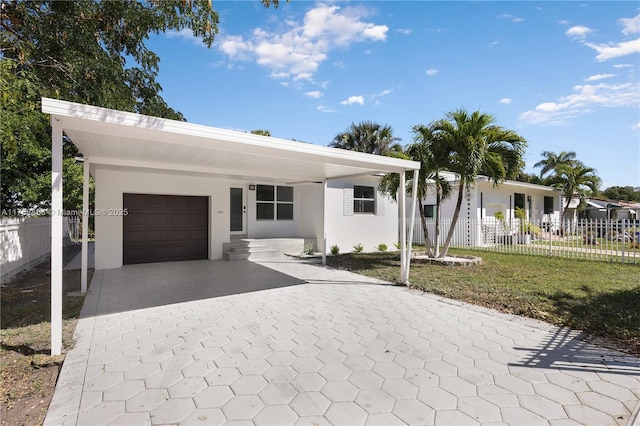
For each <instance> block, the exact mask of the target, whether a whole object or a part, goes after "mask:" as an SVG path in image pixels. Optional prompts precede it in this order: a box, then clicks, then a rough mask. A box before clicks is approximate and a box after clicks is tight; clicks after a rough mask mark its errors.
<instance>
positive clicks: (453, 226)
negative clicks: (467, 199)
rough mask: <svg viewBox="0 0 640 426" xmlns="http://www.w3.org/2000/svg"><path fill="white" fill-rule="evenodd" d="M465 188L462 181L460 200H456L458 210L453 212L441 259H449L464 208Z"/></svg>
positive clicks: (459, 190)
mask: <svg viewBox="0 0 640 426" xmlns="http://www.w3.org/2000/svg"><path fill="white" fill-rule="evenodd" d="M464 186H465V185H464V182H463V181H462V180H460V186H459V188H458V199H457V200H456V209H455V211H454V212H453V217H452V218H451V226H450V227H449V232H448V233H447V239H446V240H445V242H444V247H442V251H441V252H440V256H439V257H441V258H444V257H447V253H449V246H450V245H451V240H452V239H453V234H454V232H455V229H456V224H457V223H458V216H459V215H460V208H461V207H462V197H463V192H464Z"/></svg>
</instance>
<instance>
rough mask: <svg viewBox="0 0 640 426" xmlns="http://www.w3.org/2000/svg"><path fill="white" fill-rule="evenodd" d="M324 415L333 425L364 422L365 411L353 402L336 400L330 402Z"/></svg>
mask: <svg viewBox="0 0 640 426" xmlns="http://www.w3.org/2000/svg"><path fill="white" fill-rule="evenodd" d="M324 416H325V417H326V418H327V419H328V420H329V421H330V422H331V423H333V424H334V425H343V424H350V425H357V424H364V421H365V420H366V418H367V412H366V411H364V410H363V409H362V408H361V407H360V406H358V404H356V403H355V402H336V403H334V404H331V406H330V407H329V409H328V410H327V412H326V413H325V414H324Z"/></svg>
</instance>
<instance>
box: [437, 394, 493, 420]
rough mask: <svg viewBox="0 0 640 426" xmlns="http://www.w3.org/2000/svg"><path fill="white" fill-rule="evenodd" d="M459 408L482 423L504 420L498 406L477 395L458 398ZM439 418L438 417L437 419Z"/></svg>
mask: <svg viewBox="0 0 640 426" xmlns="http://www.w3.org/2000/svg"><path fill="white" fill-rule="evenodd" d="M458 410H460V411H462V412H463V413H465V414H466V415H468V416H469V417H471V418H472V419H474V420H476V421H478V422H480V423H497V422H501V421H502V415H501V414H500V409H499V408H498V407H496V406H495V405H493V404H491V403H490V402H488V401H485V400H483V399H481V398H478V397H475V396H471V397H467V396H463V397H460V398H458ZM436 416H437V415H436ZM437 420H438V419H437V417H436V421H437Z"/></svg>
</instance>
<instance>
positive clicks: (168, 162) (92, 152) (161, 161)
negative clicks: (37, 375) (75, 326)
mask: <svg viewBox="0 0 640 426" xmlns="http://www.w3.org/2000/svg"><path fill="white" fill-rule="evenodd" d="M42 112H43V113H45V114H49V115H50V117H51V127H52V191H51V200H52V201H51V208H52V216H51V220H52V254H51V295H52V296H51V316H52V318H51V333H52V334H51V340H52V345H51V352H52V354H60V353H61V351H62V266H63V265H62V235H63V233H62V220H63V208H62V207H63V206H62V142H63V134H65V135H66V136H67V137H68V138H69V140H70V141H71V142H72V143H73V144H74V145H76V146H77V148H78V149H79V151H80V152H81V153H82V154H83V156H84V182H83V212H82V213H83V215H82V220H83V222H85V221H86V218H87V217H88V213H89V197H88V195H89V175H90V173H93V171H94V170H95V167H99V166H101V165H102V166H110V167H114V168H120V169H122V170H151V171H154V172H156V173H164V174H174V175H180V174H189V175H191V176H194V175H202V176H221V177H233V176H239V177H242V178H246V177H247V176H255V178H256V179H279V180H281V181H282V180H285V181H286V182H291V183H305V182H309V183H317V184H321V185H323V186H324V189H325V192H324V193H325V194H326V188H327V182H328V181H331V180H335V179H341V178H348V177H355V176H372V175H382V174H387V173H398V174H399V178H400V179H399V180H400V188H399V191H398V208H399V220H400V221H401V226H400V229H401V236H400V244H401V270H400V277H401V280H402V282H405V283H406V282H408V279H409V266H410V265H409V264H410V250H411V245H412V239H413V235H412V229H411V230H410V231H409V235H408V236H407V235H406V220H407V216H409V215H407V214H406V212H405V205H406V203H405V194H406V186H405V185H406V176H407V174H408V173H410V172H411V171H413V175H412V176H411V175H410V174H409V177H410V178H411V177H413V178H416V177H417V173H418V170H419V168H420V164H419V163H417V162H414V161H408V160H402V159H398V158H391V157H383V156H375V155H369V154H363V153H358V152H351V151H345V150H340V149H334V148H328V147H323V146H317V145H312V144H305V143H300V142H295V141H287V140H282V139H276V138H266V137H264V136H259V135H253V134H249V133H243V132H237V131H230V130H225V129H219V128H213V127H207V126H202V125H197V124H191V123H185V122H180V121H174V120H167V119H161V118H156V117H149V116H143V115H139V114H134V113H129V112H124V111H117V110H111V109H106V108H100V107H96V106H90V105H84V104H78V103H72V102H66V101H62V100H55V99H49V98H43V99H42ZM325 201H326V200H325ZM415 208H416V193H415V191H414V193H413V204H412V208H411V209H412V211H411V215H410V216H409V218H410V219H409V220H413V218H414V216H415ZM326 212H327V205H326V202H324V203H323V208H322V214H321V217H322V218H323V219H322V220H323V223H322V229H324V230H325V232H324V237H325V239H326V237H327V234H326ZM115 213H116V214H117V212H115ZM396 225H397V224H396ZM407 237H408V238H407ZM87 241H88V234H87V227H86V226H83V235H82V253H83V254H82V291H83V292H85V291H86V289H87ZM323 253H324V254H323V261H324V260H325V256H326V244H323Z"/></svg>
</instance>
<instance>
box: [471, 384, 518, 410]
mask: <svg viewBox="0 0 640 426" xmlns="http://www.w3.org/2000/svg"><path fill="white" fill-rule="evenodd" d="M476 389H477V392H478V396H479V397H480V398H482V399H484V400H486V401H489V402H490V403H492V404H493V405H495V406H497V407H501V408H502V407H518V406H519V405H520V402H519V401H518V397H517V395H515V394H514V393H512V392H510V391H508V390H506V389H504V388H501V387H500V386H496V385H480V386H478V387H477V388H476Z"/></svg>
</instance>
